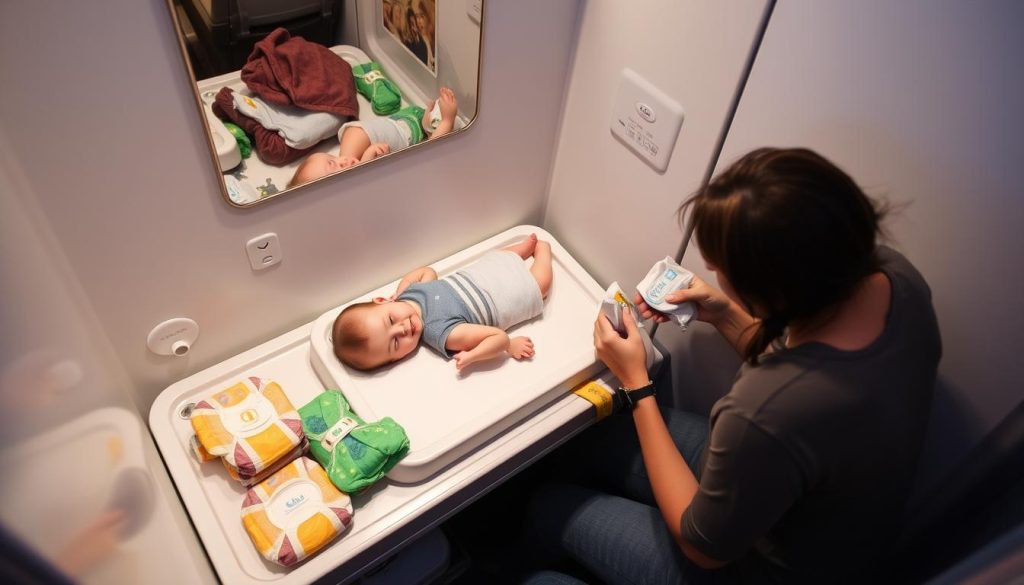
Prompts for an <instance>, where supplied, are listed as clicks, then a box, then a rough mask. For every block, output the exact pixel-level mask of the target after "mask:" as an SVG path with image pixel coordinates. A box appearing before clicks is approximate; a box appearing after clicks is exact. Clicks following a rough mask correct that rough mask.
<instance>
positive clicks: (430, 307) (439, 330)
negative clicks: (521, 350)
mask: <svg viewBox="0 0 1024 585" xmlns="http://www.w3.org/2000/svg"><path fill="white" fill-rule="evenodd" d="M448 281H449V279H447V278H445V279H442V280H432V281H430V282H417V283H415V284H411V285H409V288H407V289H405V290H404V291H403V292H402V294H401V295H399V296H398V300H400V301H412V302H414V303H416V304H417V305H419V306H420V314H421V317H422V319H423V333H422V334H421V335H420V340H421V341H423V343H425V344H427V345H428V346H429V347H431V348H433V349H434V351H436V352H437V353H439V354H441V355H443V356H444V357H451V353H450V352H449V351H448V350H447V349H446V348H445V344H446V343H448V336H449V335H451V332H452V329H455V327H456V326H457V325H460V324H462V323H477V321H476V319H475V318H474V315H473V312H472V311H470V310H469V307H468V306H467V305H466V303H464V302H462V299H461V298H459V295H458V294H457V293H456V292H455V289H454V287H453V286H452V284H451V283H450V282H448Z"/></svg>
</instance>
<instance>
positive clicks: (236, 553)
mask: <svg viewBox="0 0 1024 585" xmlns="http://www.w3.org/2000/svg"><path fill="white" fill-rule="evenodd" d="M529 231H536V232H537V234H538V236H539V237H540V238H541V239H548V240H549V241H551V242H552V244H553V246H552V247H553V248H556V246H555V244H556V242H554V239H553V238H551V236H550V234H547V233H546V232H544V231H543V230H541V229H540V228H534V227H532V226H519V227H517V228H513V229H512V230H509V231H508V232H505V233H503V234H499V235H498V236H495V237H494V238H492V239H491V240H488V242H491V241H492V240H495V239H498V240H500V239H501V238H502V237H505V236H507V234H510V233H516V234H518V233H529ZM472 249H473V248H470V250H472ZM465 252H466V251H464V252H463V253H460V254H464V253H465ZM558 255H561V258H559V259H558V260H557V261H558V262H559V263H560V264H559V265H560V266H561V267H563V269H564V268H565V267H568V270H570V271H571V272H572V276H573V277H574V279H564V276H563V281H562V282H563V285H562V287H561V288H557V287H556V288H554V289H552V290H553V292H552V294H575V295H581V296H579V298H578V299H577V300H578V302H580V303H590V306H591V307H593V310H592V314H593V315H594V317H596V315H597V301H598V300H599V299H600V297H601V296H602V295H603V288H602V287H600V286H599V285H598V284H597V283H596V281H594V280H593V278H592V277H590V276H589V275H588V274H586V272H584V271H583V269H582V268H581V267H579V264H578V263H576V262H575V260H573V259H572V258H571V257H568V253H567V252H565V251H564V249H563V248H562V247H561V246H560V245H558V246H557V252H556V256H558ZM455 257H459V255H458V254H457V255H455V256H453V258H455ZM444 262H445V261H441V262H440V263H439V265H443V264H444ZM556 278H558V276H557V275H556ZM567 280H572V281H573V282H578V283H580V284H578V285H572V286H568V285H567ZM557 291H561V292H557ZM561 300H562V301H564V298H563V299H561ZM549 302H550V301H549ZM588 314H590V311H589V310H588ZM578 318H580V317H577V319H578ZM588 319H589V317H588ZM592 322H593V321H592V320H591V321H590V323H592ZM314 325H315V323H309V324H307V325H304V326H302V327H299V328H298V329H295V330H293V331H290V332H288V333H286V334H284V335H281V336H280V337H277V338H276V339H272V340H270V341H268V342H266V343H263V344H261V345H259V346H257V347H255V348H253V349H251V350H249V351H247V352H244V353H242V354H240V355H238V356H235V357H233V358H231V359H229V360H227V361H225V362H222V363H220V364H217V365H215V366H213V367H211V368H208V369H206V370H204V371H202V372H199V373H197V374H194V375H192V376H189V377H188V378H186V379H184V380H181V381H180V382H177V383H175V384H173V385H171V386H170V387H168V388H167V389H166V390H165V391H164V392H162V393H161V394H160V396H159V397H158V398H157V400H156V401H155V402H154V404H153V406H152V408H151V410H150V416H149V422H150V426H151V428H152V431H153V436H154V438H155V440H156V443H157V446H158V447H159V449H160V451H161V453H162V454H163V457H164V461H165V462H166V464H167V467H168V470H169V471H170V475H171V477H172V478H173V480H174V483H175V485H176V486H177V488H178V491H179V492H180V494H181V497H182V500H183V501H184V503H185V506H186V508H187V509H188V512H189V514H190V516H191V517H192V521H193V524H194V525H195V527H196V530H197V532H198V533H199V536H200V538H201V539H202V542H203V545H204V546H205V548H206V551H207V553H208V555H209V557H210V560H211V561H212V563H213V566H214V568H215V569H216V571H217V574H218V576H219V577H220V579H221V580H222V581H223V582H225V583H251V582H255V581H260V582H268V583H282V584H285V583H287V584H299V583H311V582H313V581H317V580H319V579H324V580H325V581H327V580H329V581H330V582H336V583H342V582H349V581H351V580H353V579H355V578H357V577H358V576H359V575H361V574H362V573H364V572H365V571H366V570H368V569H370V568H371V567H373V566H374V565H375V564H377V563H378V562H381V561H383V560H385V559H387V558H389V557H390V556H391V555H393V554H394V553H396V552H397V551H398V550H399V549H401V548H402V547H403V546H405V545H406V544H408V543H410V542H411V541H413V540H414V539H415V538H416V537H417V536H419V535H420V534H422V533H424V532H426V531H427V530H429V529H431V528H433V527H434V526H436V525H437V524H439V523H440V522H442V521H443V520H445V519H446V518H448V517H449V516H451V515H453V514H455V513H456V512H458V511H459V510H461V509H462V508H464V507H465V506H467V505H469V504H470V503H471V502H473V501H474V500H476V499H477V498H479V497H481V496H482V495H484V494H486V493H487V492H488V491H490V490H491V489H492V488H494V487H496V486H498V485H499V484H501V483H502V482H503V481H505V480H506V479H508V478H509V477H511V476H512V475H514V474H516V473H517V472H518V471H520V470H521V469H523V468H524V467H525V466H527V465H529V464H530V463H531V462H533V461H535V460H536V459H538V458H540V457H541V456H543V455H544V454H546V453H547V452H549V451H551V450H552V449H554V448H555V447H557V446H558V445H560V444H561V443H563V442H564V441H565V440H567V439H568V438H570V437H571V436H572V435H574V434H576V433H577V432H579V431H580V430H582V429H583V428H585V427H586V426H588V425H589V424H590V423H591V422H593V421H594V420H595V416H596V415H595V411H594V407H593V406H592V405H591V404H590V403H589V402H587V401H586V400H584V399H582V398H580V397H578V396H576V395H574V394H572V393H571V392H570V390H571V389H572V386H573V385H575V384H576V383H577V382H578V381H579V379H580V375H581V372H583V370H586V372H587V373H588V374H590V375H588V376H587V379H593V378H596V379H601V380H603V381H605V383H606V384H608V386H609V387H612V388H614V387H615V386H616V385H617V382H616V381H615V380H613V379H611V374H610V373H609V372H608V371H607V370H603V369H601V368H600V367H599V363H598V366H597V367H595V366H593V364H589V365H588V367H586V368H584V369H583V370H580V371H572V372H565V373H564V379H565V384H564V385H563V387H561V388H560V389H558V391H557V392H556V393H555V394H554V395H553V396H552V395H550V394H546V395H545V397H544V399H543V402H541V403H537V404H536V405H534V407H533V408H532V411H531V412H530V413H528V414H527V415H526V416H525V418H517V419H516V420H517V421H519V422H517V423H516V424H514V425H511V426H508V427H505V428H503V429H502V430H501V431H500V432H498V433H497V434H492V435H489V436H488V437H487V439H486V440H485V441H483V442H480V443H479V444H474V445H473V447H472V448H471V449H468V450H465V451H464V452H462V453H460V454H459V456H458V458H456V459H455V460H454V461H453V462H451V463H450V464H447V465H445V466H444V467H443V468H442V469H440V470H439V471H438V472H436V473H434V474H433V475H430V476H429V477H427V478H426V479H423V480H422V481H418V482H417V483H406V484H401V483H397V482H395V481H393V480H390V479H385V480H382V481H381V482H378V484H376V485H375V486H373V487H372V488H371V489H370V490H368V491H367V492H366V493H363V494H360V495H356V496H353V498H352V499H353V504H354V506H355V514H354V523H353V526H352V528H351V529H349V531H348V532H347V533H345V534H344V535H342V537H340V538H339V539H337V540H335V541H334V542H333V543H331V544H330V545H328V546H327V547H326V548H325V549H323V550H322V551H320V552H319V553H317V554H316V555H314V556H312V557H311V558H309V559H307V560H306V561H304V562H303V563H301V564H299V565H297V566H295V567H292V568H287V569H286V568H283V567H278V566H276V565H274V564H272V563H269V562H266V561H264V560H263V559H262V557H260V556H259V554H258V553H257V551H256V549H255V547H254V546H253V545H252V542H251V541H250V540H249V537H248V535H247V534H246V533H245V531H244V529H243V527H242V523H241V521H240V518H239V511H240V507H241V502H242V499H243V497H244V493H245V490H244V489H243V488H242V487H241V486H240V485H239V484H238V483H237V482H234V481H232V480H230V479H229V478H228V477H227V474H226V472H225V471H224V469H223V467H222V466H221V465H220V463H219V462H217V461H212V462H207V463H204V464H202V465H200V464H199V463H198V462H197V461H196V460H195V459H194V458H193V457H192V455H191V452H190V448H189V444H188V443H189V438H190V437H191V435H192V427H191V424H190V422H189V420H188V416H187V409H188V407H189V406H190V405H191V404H192V403H194V402H195V401H196V400H197V399H198V398H199V397H201V396H203V395H207V394H209V393H211V392H212V391H215V390H218V389H220V388H223V387H225V386H227V385H229V384H230V383H231V382H233V381H234V380H236V379H237V378H239V377H240V376H242V375H253V376H260V377H263V378H265V379H273V380H276V381H277V382H279V383H280V384H281V387H282V388H283V389H284V390H285V392H286V393H287V394H288V396H289V398H290V399H291V401H292V403H293V404H294V405H295V406H296V408H298V407H300V406H302V405H304V404H306V403H307V402H308V401H310V400H312V399H313V398H314V397H315V396H316V395H317V394H319V393H320V392H322V391H323V390H324V389H325V388H326V387H328V386H326V385H325V384H324V382H323V381H322V380H321V377H320V376H319V375H318V372H317V370H316V369H315V368H314V366H313V361H314V360H311V358H312V357H313V356H312V355H311V352H312V350H311V343H310V333H311V331H313V329H314ZM527 327H529V325H528V326H527ZM577 333H578V332H577ZM534 339H535V342H536V341H538V338H537V337H535V338H534ZM573 339H574V340H576V341H574V343H575V344H579V343H583V341H582V340H580V337H579V335H578V334H577V335H575V336H574V337H573ZM549 349H552V348H550V347H549ZM574 350H578V348H574ZM539 351H541V349H540V348H538V352H539ZM400 365H401V364H400ZM400 365H399V367H400ZM453 369H454V367H453ZM593 372H597V373H596V374H593ZM320 374H321V375H323V372H320ZM332 382H333V381H331V380H329V381H328V382H327V383H328V384H330V385H332V386H333V383H332ZM381 414H382V415H387V413H386V412H385V413H381ZM398 422H399V423H402V421H401V420H399V421H398Z"/></svg>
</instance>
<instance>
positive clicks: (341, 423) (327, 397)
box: [299, 390, 409, 493]
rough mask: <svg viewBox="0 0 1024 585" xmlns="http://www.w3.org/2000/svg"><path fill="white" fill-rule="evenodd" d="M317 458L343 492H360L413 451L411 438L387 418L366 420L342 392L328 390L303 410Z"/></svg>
mask: <svg viewBox="0 0 1024 585" xmlns="http://www.w3.org/2000/svg"><path fill="white" fill-rule="evenodd" d="M299 414H300V415H302V429H303V430H304V431H305V432H306V437H307V438H309V445H310V447H309V449H310V452H311V453H312V454H313V458H315V459H316V460H317V461H319V462H320V464H321V465H323V466H324V469H326V470H327V475H328V476H329V477H330V478H331V481H332V482H334V485H336V486H338V488H340V489H341V490H342V491H345V492H348V493H356V492H358V491H360V490H363V489H365V488H367V487H369V486H371V485H373V484H374V482H376V481H377V480H379V479H380V478H382V477H384V474H385V473H387V472H388V471H390V470H391V468H392V467H394V466H395V464H396V463H398V462H399V461H401V460H402V457H405V454H406V453H408V452H409V437H407V436H406V434H405V429H403V428H402V427H401V426H400V425H399V424H398V423H396V422H395V421H394V420H392V419H391V418H390V417H384V418H382V419H381V420H380V421H378V422H375V423H365V422H363V419H361V418H359V416H358V415H356V413H354V412H352V409H351V407H349V405H348V401H346V400H345V397H344V396H342V395H341V393H340V392H337V391H334V390H328V391H326V392H324V393H322V394H320V395H319V396H317V397H316V398H314V399H313V400H312V401H311V402H310V403H309V404H307V405H305V406H303V407H302V408H300V409H299Z"/></svg>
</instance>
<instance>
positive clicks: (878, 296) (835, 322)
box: [786, 272, 892, 351]
mask: <svg viewBox="0 0 1024 585" xmlns="http://www.w3.org/2000/svg"><path fill="white" fill-rule="evenodd" d="M891 304H892V283H891V282H889V278H888V277H887V276H886V275H885V274H884V273H882V272H875V273H873V274H870V275H868V276H867V277H866V278H864V280H862V281H861V282H860V284H858V285H857V290H856V291H854V293H853V296H852V297H850V298H849V299H847V300H846V301H844V302H843V303H842V304H840V305H839V307H838V308H837V309H836V311H835V313H834V314H833V315H832V316H831V317H829V318H828V319H827V320H825V321H824V322H823V323H810V324H800V323H793V324H791V325H790V327H789V337H788V338H787V339H786V346H787V347H796V346H798V345H801V344H804V343H810V342H817V343H824V344H825V345H829V346H831V347H834V348H836V349H839V350H843V351H857V350H859V349H864V348H865V347H867V346H869V345H871V344H872V343H874V341H875V340H876V339H878V337H879V336H880V335H881V334H882V332H883V331H885V322H886V317H888V315H889V307H890V305H891Z"/></svg>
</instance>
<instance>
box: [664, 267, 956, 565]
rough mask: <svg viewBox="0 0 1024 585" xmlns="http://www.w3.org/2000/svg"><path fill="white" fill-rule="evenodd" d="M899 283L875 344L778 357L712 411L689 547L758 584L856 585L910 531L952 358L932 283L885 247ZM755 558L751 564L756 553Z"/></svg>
mask: <svg viewBox="0 0 1024 585" xmlns="http://www.w3.org/2000/svg"><path fill="white" fill-rule="evenodd" d="M879 257H880V259H881V261H882V270H883V272H884V273H885V275H886V276H887V277H888V278H889V281H890V282H891V284H892V298H891V306H890V309H889V314H888V316H887V318H886V324H885V329H884V330H883V332H882V334H881V335H880V336H879V337H878V339H876V340H875V341H874V342H873V343H872V344H871V345H870V346H868V347H866V348H864V349H862V350H858V351H841V350H838V349H835V348H832V347H830V346H827V345H824V344H821V343H808V344H803V345H800V346H798V347H795V348H791V349H787V348H784V347H777V348H776V351H775V352H773V353H771V354H769V355H766V356H764V357H763V358H762V360H761V364H760V365H759V366H749V365H746V364H745V365H744V366H743V367H742V368H741V369H740V372H739V374H738V376H737V379H736V382H735V384H734V385H733V387H732V389H731V390H730V392H729V393H728V394H727V395H726V396H725V397H723V398H722V399H721V400H719V401H718V402H717V403H716V404H715V406H714V408H713V409H712V411H711V434H710V437H709V440H708V445H707V447H706V448H705V452H704V461H703V466H702V472H701V477H700V488H699V490H698V492H697V494H696V496H695V497H694V499H693V502H692V503H691V504H690V507H689V508H688V509H687V511H686V512H685V513H684V514H683V518H682V534H683V538H685V539H686V540H687V542H689V543H691V544H692V545H693V546H694V547H695V548H697V549H698V550H699V551H701V552H702V553H704V554H705V555H707V556H710V557H712V558H715V559H719V560H723V561H734V560H740V559H742V560H740V562H738V563H736V565H735V566H734V567H733V569H732V570H733V571H738V572H740V573H741V574H743V573H747V574H754V575H757V576H758V577H757V580H758V581H765V580H776V581H817V582H835V581H837V580H838V581H846V580H855V579H857V577H858V575H860V574H861V572H863V571H864V570H870V569H871V567H872V563H873V561H875V560H877V559H878V558H879V557H880V556H881V555H882V554H883V553H884V552H885V549H886V547H887V546H888V545H890V544H891V542H892V541H893V539H894V538H895V536H896V534H897V533H898V528H899V521H900V519H901V515H902V511H903V508H904V506H905V504H906V499H907V495H908V493H909V491H910V487H911V481H912V478H913V476H914V473H915V471H916V468H917V459H918V455H919V453H920V450H921V445H922V442H923V439H924V432H925V426H926V422H927V419H928V413H929V406H930V402H931V395H932V387H933V385H934V382H935V375H936V368H937V366H938V361H939V357H940V356H941V353H942V348H941V342H940V338H939V329H938V324H937V322H936V319H935V313H934V311H933V309H932V304H931V291H930V290H929V288H928V285H927V283H925V281H924V279H923V278H922V277H921V275H920V274H919V273H918V272H917V270H916V269H914V267H913V266H912V265H911V264H910V263H909V262H908V261H907V259H906V258H904V257H903V256H901V255H900V254H898V253H897V252H895V251H893V250H891V249H889V248H880V249H879ZM747 553H751V554H747Z"/></svg>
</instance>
